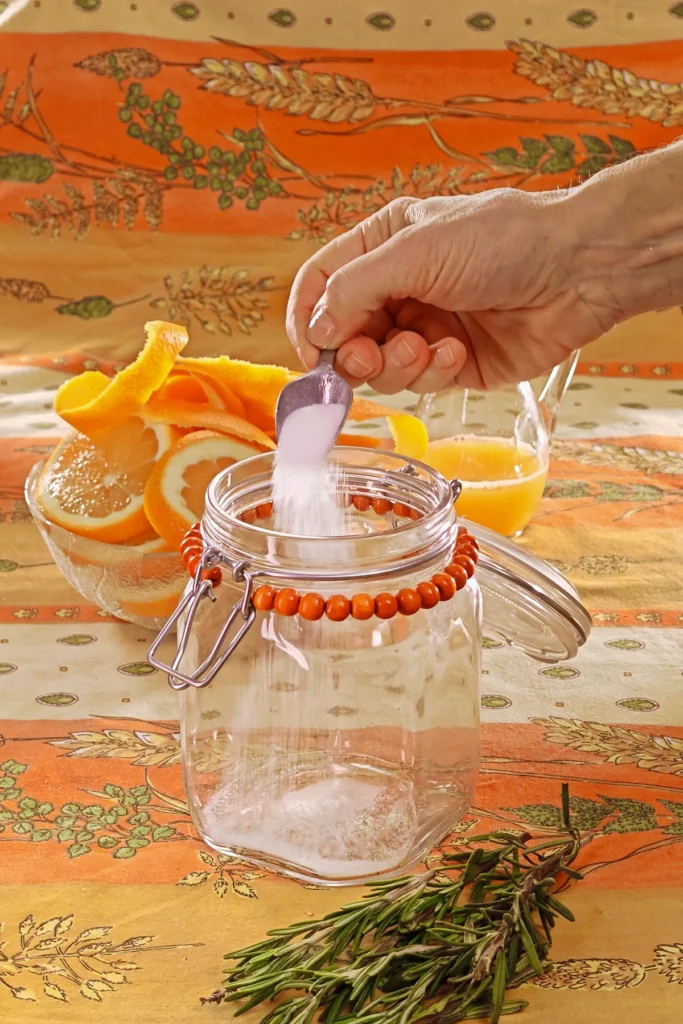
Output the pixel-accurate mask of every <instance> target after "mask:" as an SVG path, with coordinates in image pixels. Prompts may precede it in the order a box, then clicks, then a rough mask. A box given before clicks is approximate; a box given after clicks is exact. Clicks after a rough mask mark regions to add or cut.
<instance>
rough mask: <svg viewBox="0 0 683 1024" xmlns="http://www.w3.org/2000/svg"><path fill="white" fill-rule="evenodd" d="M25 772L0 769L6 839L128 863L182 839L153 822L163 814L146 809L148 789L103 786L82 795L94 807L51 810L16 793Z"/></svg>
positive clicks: (0, 815)
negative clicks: (56, 845)
mask: <svg viewBox="0 0 683 1024" xmlns="http://www.w3.org/2000/svg"><path fill="white" fill-rule="evenodd" d="M27 769H28V765H25V764H19V763H18V762H17V761H14V760H13V759H10V760H8V761H5V762H4V763H3V764H1V765H0V772H2V775H0V833H3V832H4V833H5V834H6V835H7V836H8V837H11V838H13V839H16V838H17V837H23V838H24V839H25V840H26V842H30V843H45V842H51V841H56V842H57V843H59V844H62V845H64V847H65V850H66V855H67V857H69V858H70V859H72V860H73V859H75V858H77V857H82V856H85V855H86V854H88V853H91V852H93V851H94V850H103V851H105V850H106V851H108V852H110V853H111V856H112V857H113V858H114V859H115V860H129V859H131V858H132V857H135V856H136V854H137V852H138V851H139V850H143V849H145V848H146V847H148V846H151V845H152V844H154V843H160V842H174V841H185V840H186V839H187V838H188V837H187V836H186V835H184V834H183V833H182V832H178V831H177V830H176V829H175V828H174V827H173V826H171V825H166V824H164V823H163V822H161V821H159V819H158V817H157V815H158V814H159V813H165V814H168V813H169V811H168V808H167V807H162V806H151V801H152V796H153V791H152V790H151V789H150V787H149V786H133V787H132V788H130V789H124V788H123V787H122V786H116V785H114V784H112V783H107V784H106V785H105V786H104V789H103V792H101V793H100V792H96V791H93V790H88V791H87V792H88V795H89V796H92V797H95V798H97V799H98V800H100V801H101V802H100V803H90V804H83V803H79V802H77V801H69V802H68V803H65V804H63V805H62V806H61V807H60V808H59V809H57V808H55V806H54V804H52V803H50V802H49V801H41V800H40V799H38V798H36V797H32V796H29V795H28V794H27V793H25V791H24V790H23V789H22V788H21V786H20V785H19V781H20V776H21V775H23V774H24V772H26V771H27ZM0 842H2V837H1V836H0Z"/></svg>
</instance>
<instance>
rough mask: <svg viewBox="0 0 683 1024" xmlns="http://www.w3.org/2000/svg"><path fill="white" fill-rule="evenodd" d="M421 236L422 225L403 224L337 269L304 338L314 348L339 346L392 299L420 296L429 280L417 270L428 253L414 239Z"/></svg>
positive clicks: (316, 307) (416, 239)
mask: <svg viewBox="0 0 683 1024" xmlns="http://www.w3.org/2000/svg"><path fill="white" fill-rule="evenodd" d="M420 236H422V237H424V236H423V235H422V232H421V230H420V228H417V227H405V228H403V230H401V231H400V232H398V234H396V235H394V236H393V237H392V238H389V239H388V240H387V241H385V242H383V243H382V244H381V245H379V246H377V248H375V249H373V250H372V251H371V252H367V253H365V254H364V255H362V256H358V257H356V258H355V259H353V260H351V261H350V262H349V263H346V264H345V265H344V266H342V267H340V268H339V269H338V270H336V271H335V272H334V273H333V274H332V275H331V276H330V277H329V279H328V281H327V284H326V286H325V291H324V293H323V295H322V296H321V297H320V299H319V300H318V302H317V304H316V306H315V308H314V309H313V312H312V314H311V319H310V322H309V325H308V330H307V332H306V337H307V340H308V341H309V342H310V343H311V344H312V345H315V346H316V348H339V346H340V345H342V344H343V343H344V342H345V341H349V340H350V339H351V338H354V337H357V336H358V334H360V333H362V331H363V328H364V327H365V326H366V324H367V323H368V321H369V320H370V318H371V317H372V315H373V313H376V312H377V311H378V310H380V309H383V308H384V306H386V304H387V303H388V302H389V301H391V300H392V299H405V298H408V297H411V298H415V299H422V298H423V297H424V296H423V295H421V294H420V292H421V291H422V290H423V288H424V289H426V287H428V285H427V283H426V280H425V279H426V277H427V275H426V274H424V273H422V272H420V271H419V269H418V268H419V264H420V263H422V264H423V265H424V263H425V260H426V256H427V254H426V253H423V254H422V256H421V255H420V252H419V250H420V248H421V247H422V246H421V245H420V244H416V243H418V242H420V241H421V237H420ZM424 269H426V268H425V267H424V266H423V267H422V270H423V271H424ZM421 279H422V281H423V282H425V283H424V285H423V286H422V285H421V283H420V282H421Z"/></svg>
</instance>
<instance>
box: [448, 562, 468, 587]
mask: <svg viewBox="0 0 683 1024" xmlns="http://www.w3.org/2000/svg"><path fill="white" fill-rule="evenodd" d="M446 572H447V573H448V575H449V576H450V577H451V579H452V580H453V582H454V583H455V589H456V590H462V588H463V587H466V586H467V579H468V576H467V573H466V572H465V570H464V569H463V567H462V566H461V565H447V566H446Z"/></svg>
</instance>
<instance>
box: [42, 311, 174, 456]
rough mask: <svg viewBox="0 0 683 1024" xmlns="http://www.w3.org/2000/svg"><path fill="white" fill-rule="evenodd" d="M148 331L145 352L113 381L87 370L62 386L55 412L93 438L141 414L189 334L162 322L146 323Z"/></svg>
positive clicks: (168, 371)
mask: <svg viewBox="0 0 683 1024" xmlns="http://www.w3.org/2000/svg"><path fill="white" fill-rule="evenodd" d="M145 331H146V333H147V341H146V343H145V346H144V348H143V349H142V352H140V354H139V356H138V357H137V359H136V360H135V362H134V363H131V365H130V366H126V367H125V368H124V369H123V370H121V371H120V372H119V373H117V375H116V376H115V377H114V378H113V379H112V380H110V379H109V378H108V377H106V376H105V375H104V374H103V373H100V372H99V371H88V372H86V373H81V374H79V376H78V377H72V378H71V380H68V381H66V383H65V384H62V386H61V388H60V389H59V391H58V392H57V394H56V395H55V412H56V413H58V414H59V415H60V416H61V417H62V419H64V420H66V422H67V423H69V424H70V425H71V426H72V427H73V428H74V429H75V430H78V431H79V432H80V433H82V434H86V435H87V436H88V437H93V436H94V435H95V434H96V433H99V432H101V431H102V430H103V429H105V428H109V427H110V426H114V425H116V424H118V423H122V422H123V421H124V420H126V419H127V418H128V417H129V416H132V415H134V414H135V413H137V412H139V411H140V410H141V409H142V407H143V406H144V404H145V402H146V401H147V400H148V398H150V396H151V395H152V394H154V392H155V391H157V390H158V388H160V387H161V385H162V384H163V383H164V381H165V380H166V378H167V377H168V375H169V373H170V371H171V370H172V368H173V364H174V362H175V360H176V357H177V355H178V353H179V352H180V351H182V349H183V348H184V347H185V345H186V344H187V331H186V330H185V328H184V327H178V326H177V325H176V324H167V323H164V321H163V320H152V321H150V322H149V323H147V324H145Z"/></svg>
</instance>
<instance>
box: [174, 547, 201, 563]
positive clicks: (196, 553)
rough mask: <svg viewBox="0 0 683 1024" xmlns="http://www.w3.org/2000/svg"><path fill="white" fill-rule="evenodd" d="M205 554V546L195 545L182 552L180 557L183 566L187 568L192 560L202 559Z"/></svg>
mask: <svg viewBox="0 0 683 1024" xmlns="http://www.w3.org/2000/svg"><path fill="white" fill-rule="evenodd" d="M203 552H204V547H203V545H201V544H199V545H193V546H192V547H186V548H185V550H184V551H181V552H180V557H181V558H182V560H183V565H184V566H185V568H187V566H188V564H189V561H190V559H191V558H192V559H200V558H201V557H202V554H203Z"/></svg>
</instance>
